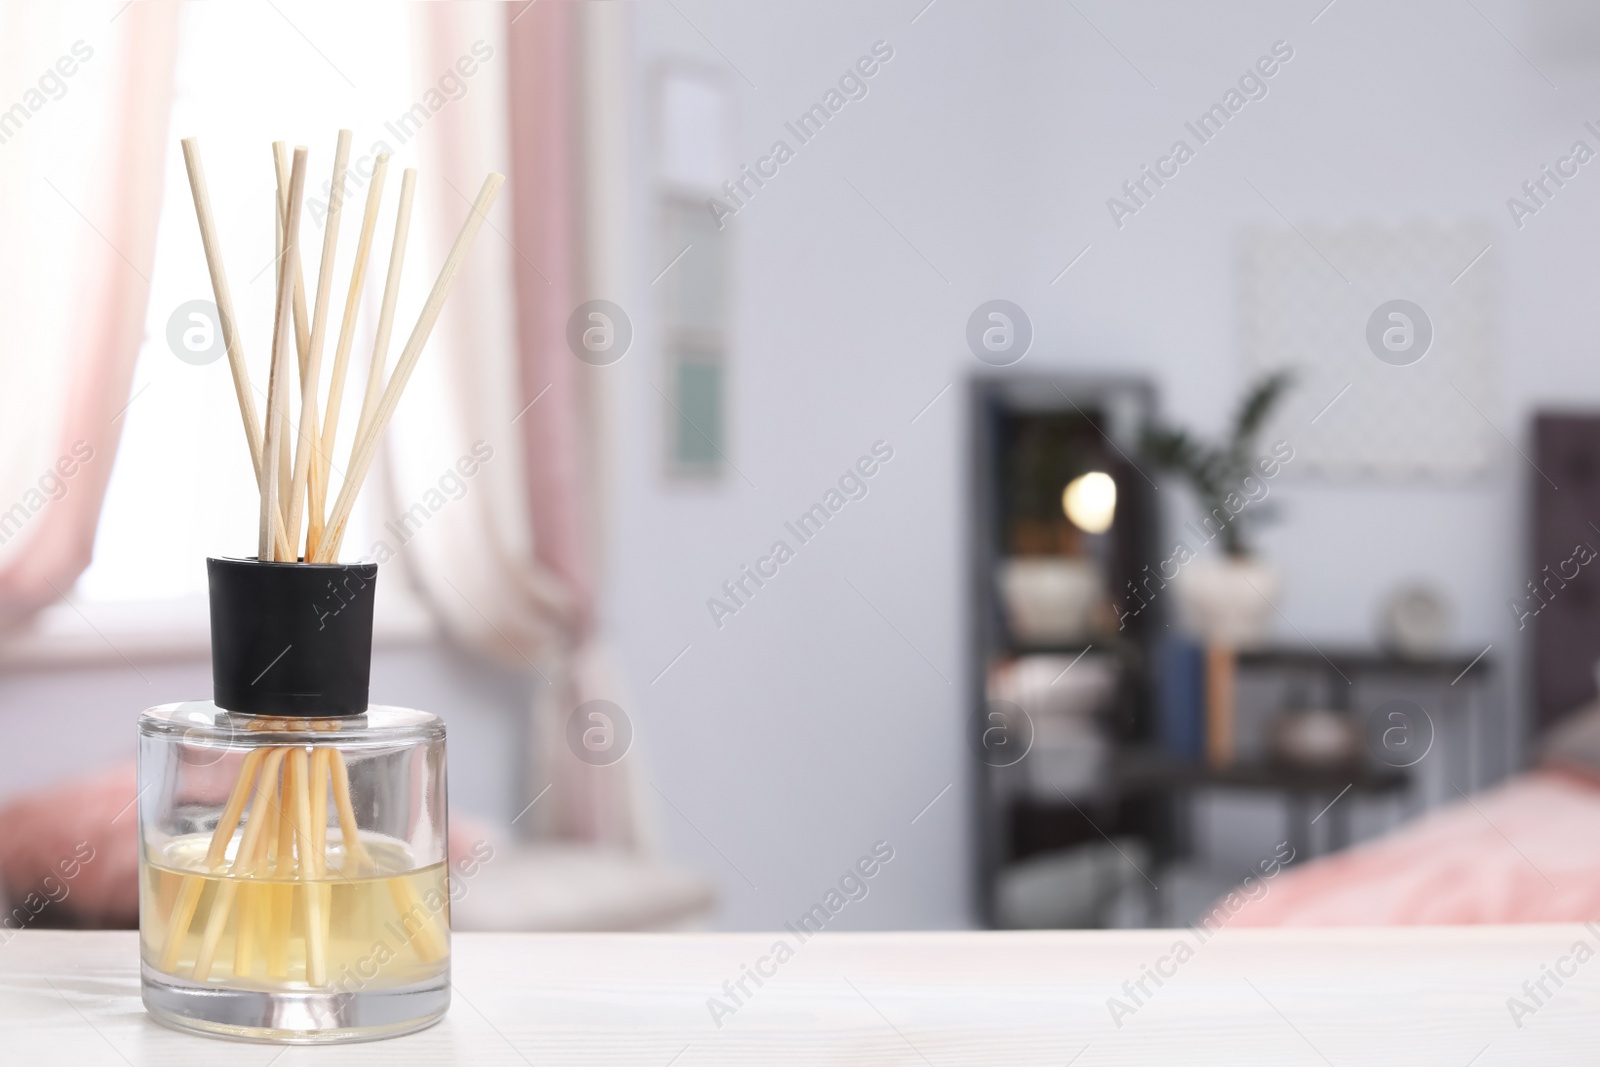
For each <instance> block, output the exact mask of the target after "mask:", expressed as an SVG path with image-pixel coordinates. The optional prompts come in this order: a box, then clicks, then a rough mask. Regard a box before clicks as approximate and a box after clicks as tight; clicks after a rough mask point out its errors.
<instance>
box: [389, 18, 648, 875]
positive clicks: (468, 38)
mask: <svg viewBox="0 0 1600 1067" xmlns="http://www.w3.org/2000/svg"><path fill="white" fill-rule="evenodd" d="M491 13H492V14H491ZM423 18H424V20H425V21H424V25H425V36H426V39H427V43H428V47H427V49H426V54H425V55H424V56H422V57H421V61H422V63H423V64H424V65H425V66H424V69H425V70H426V71H438V70H444V69H448V68H449V67H450V66H452V65H453V64H454V63H455V62H456V60H457V59H458V58H459V57H460V56H461V55H463V54H465V53H467V52H468V51H469V50H470V48H471V47H472V46H473V45H474V44H475V43H481V42H484V41H491V42H492V43H491V44H490V47H491V48H493V50H494V56H493V58H492V60H490V61H489V62H486V63H485V64H484V73H481V74H479V75H475V77H491V76H492V77H498V78H500V79H502V83H501V84H502V86H503V89H504V95H503V96H501V97H498V98H494V99H492V100H491V99H490V97H489V96H488V95H487V94H479V95H474V94H468V95H466V96H465V97H464V98H463V99H461V100H460V101H458V102H457V103H455V104H454V105H452V110H450V111H448V112H445V113H442V114H440V115H439V116H438V118H436V119H435V120H434V122H433V123H432V124H431V125H430V127H429V129H428V132H427V133H426V134H425V135H424V138H425V142H424V143H425V145H426V150H427V152H428V153H429V155H428V158H427V161H426V163H425V165H424V168H423V172H422V179H421V180H422V182H423V185H422V186H421V187H420V188H422V189H424V190H427V191H428V192H429V195H432V196H433V198H434V203H435V204H436V205H437V208H438V211H437V216H438V218H437V223H438V225H439V227H441V229H442V230H448V231H452V232H453V230H454V228H455V227H456V226H457V225H459V222H460V219H461V216H462V215H463V213H464V211H465V209H466V206H467V204H466V202H465V200H464V199H463V197H462V193H461V191H462V190H470V189H473V188H476V186H477V184H478V183H479V182H480V181H482V177H483V172H484V171H485V170H489V169H499V170H504V171H505V172H506V173H507V175H508V184H507V191H506V195H504V196H502V197H501V203H500V204H497V205H496V207H495V208H494V209H493V210H492V211H491V212H490V216H489V219H488V225H486V226H485V228H484V232H483V236H482V237H481V238H480V241H479V247H478V248H477V249H475V250H474V252H473V255H472V257H471V260H470V261H469V263H468V265H467V266H466V267H465V268H464V273H463V275H462V278H461V282H460V284H459V285H458V286H457V287H456V292H455V294H454V295H452V297H451V302H450V304H449V305H447V307H446V310H445V313H444V316H443V318H441V320H440V324H439V329H438V331H437V332H436V334H435V336H436V338H437V340H436V342H435V345H436V347H437V348H438V353H437V355H436V357H433V358H437V359H438V361H439V366H440V367H441V368H442V369H443V370H444V372H445V375H446V379H447V381H448V383H449V385H450V391H451V392H452V393H453V394H454V396H453V402H454V409H455V410H454V416H455V419H456V421H457V422H458V423H459V426H458V427H457V428H456V430H455V431H454V432H455V433H456V434H457V436H459V438H460V442H459V444H460V446H461V447H464V446H465V445H466V444H467V443H469V442H472V441H474V440H482V441H485V442H487V443H488V444H489V445H490V446H491V447H493V449H494V450H495V455H496V458H495V459H494V460H493V461H492V462H490V463H487V464H485V465H484V468H483V471H482V472H481V473H480V474H478V475H477V476H476V478H477V481H476V482H475V484H474V487H473V489H472V491H471V493H470V494H469V495H468V496H467V497H466V498H464V501H463V504H462V505H460V506H456V507H452V508H451V509H448V510H447V511H444V512H442V513H441V514H440V515H439V516H438V517H437V518H436V519H434V520H431V525H430V529H429V533H428V535H427V537H424V538H418V539H417V540H416V541H415V542H414V543H413V544H411V545H408V546H407V548H406V551H405V552H404V553H402V554H400V556H399V560H398V561H399V562H400V564H401V565H402V566H403V567H404V569H405V572H406V575H407V577H408V578H409V579H410V581H411V584H412V585H413V586H414V587H415V588H416V589H418V591H419V592H420V593H421V595H422V597H423V599H424V600H425V601H426V602H427V604H428V605H429V607H430V609H431V610H432V612H433V613H434V614H435V616H436V617H438V618H439V620H440V621H441V623H442V624H443V625H444V627H445V628H446V630H447V632H448V633H450V635H451V636H452V638H453V639H454V640H456V641H457V643H459V644H461V645H463V646H465V647H467V648H469V649H471V650H472V651H474V652H475V653H477V654H479V655H482V656H484V657H487V658H492V659H496V660H498V661H500V662H503V663H507V664H510V665H512V666H517V667H523V668H527V667H528V666H530V665H531V667H532V668H533V670H535V671H537V672H538V676H539V684H538V686H537V687H536V692H535V695H534V697H533V699H532V704H531V707H530V708H529V724H530V730H529V733H530V740H531V744H532V751H531V753H530V756H531V758H530V760H529V764H530V766H531V768H532V774H531V777H530V780H529V782H528V783H527V793H526V796H527V798H528V799H530V800H531V799H532V798H533V797H534V796H536V795H539V796H541V797H542V799H540V800H539V802H538V803H537V804H536V805H534V806H533V807H532V808H531V809H529V810H528V811H527V812H526V814H525V817H523V818H520V819H519V820H518V823H517V826H518V829H521V830H525V831H528V832H529V833H531V834H532V835H533V836H537V837H541V838H557V839H562V840H568V841H579V842H587V843H591V844H604V845H611V846H617V847H623V848H636V847H639V846H640V845H641V843H642V842H641V838H642V837H643V836H644V833H643V830H642V825H643V819H642V817H641V816H642V813H641V811H640V808H639V803H638V802H639V796H640V794H639V789H638V781H637V774H638V772H637V770H636V767H637V766H638V764H639V756H638V755H637V753H634V752H630V754H629V755H628V756H626V757H625V758H624V759H622V760H621V761H620V762H618V763H615V764H611V765H607V766H592V765H590V764H589V763H587V762H584V761H583V760H580V759H579V758H578V757H577V756H576V755H575V754H574V753H573V752H572V750H571V749H570V748H569V746H568V741H567V733H566V725H567V719H568V716H570V715H571V714H572V712H573V711H574V709H576V708H577V707H578V706H579V705H580V704H581V703H583V702H584V701H586V700H589V699H594V698H604V699H608V700H612V701H614V702H616V703H618V704H619V705H624V706H625V705H626V703H627V701H626V700H624V699H621V698H619V695H618V693H617V689H616V684H615V682H614V675H613V673H612V672H610V671H609V670H608V669H607V668H606V662H605V657H604V655H603V653H602V652H601V651H600V644H599V642H598V639H597V638H598V635H597V627H596V611H595V589H596V577H595V566H596V562H597V561H596V559H595V555H594V553H593V552H592V546H593V544H594V543H595V542H594V538H593V530H594V527H595V525H596V523H595V520H594V518H593V516H594V512H595V508H596V504H597V496H598V493H599V490H598V488H597V487H596V483H597V479H596V477H595V476H594V475H593V474H592V471H593V470H594V466H595V452H596V450H597V444H596V437H597V432H596V424H595V422H594V420H593V418H592V417H591V414H590V412H591V410H592V408H593V398H592V397H591V395H590V387H591V386H592V385H593V384H594V382H593V379H592V377H591V375H592V374H593V373H595V372H596V370H597V369H596V368H591V367H588V366H587V365H585V364H582V363H580V362H579V361H578V360H577V358H576V357H574V356H573V354H572V353H571V351H570V350H569V349H568V348H567V341H566V322H567V317H568V316H569V315H570V314H571V312H572V309H573V307H574V306H575V305H576V303H577V302H579V301H581V300H582V299H585V298H586V296H587V295H588V294H586V293H584V290H585V288H586V285H585V282H584V276H585V271H584V266H585V265H584V247H585V233H584V229H585V227H584V216H583V210H582V209H583V204H582V202H581V199H580V188H581V174H582V169H583V163H582V160H583V142H582V129H581V111H580V109H581V106H582V100H581V93H580V92H579V77H580V75H581V73H582V66H581V60H580V56H581V44H582V32H583V28H582V25H581V22H582V18H581V14H580V12H579V11H578V10H577V8H576V5H570V4H557V3H540V4H536V5H534V6H532V7H526V6H521V5H509V6H508V7H507V8H506V9H505V10H504V12H503V14H502V13H500V12H496V11H494V9H492V8H490V9H487V10H486V9H483V8H479V7H477V6H475V5H449V4H437V5H429V6H427V7H426V8H425V9H424V15H423ZM491 19H492V20H493V21H492V22H491ZM491 64H492V65H491ZM491 70H492V71H494V74H493V75H490V74H489V73H488V71H491ZM430 174H438V175H439V176H440V177H441V178H442V179H443V180H442V181H438V182H437V183H434V184H429V182H428V179H429V176H430ZM580 294H582V295H580ZM435 436H437V431H436V433H435ZM390 460H391V463H392V465H393V471H392V477H391V478H390V479H388V481H389V483H390V484H389V488H388V492H389V494H390V497H389V506H390V507H391V508H393V509H395V510H396V511H397V512H398V511H401V510H403V509H404V507H405V506H406V505H405V502H406V501H407V500H409V499H410V498H411V494H412V493H414V492H415V491H416V489H417V488H419V487H420V486H421V485H423V484H425V479H426V477H428V476H429V473H430V470H431V468H428V467H424V466H421V465H420V461H415V460H413V461H410V466H409V467H408V466H407V461H406V460H405V459H404V458H403V457H401V456H400V455H398V454H397V452H391V455H390ZM430 462H433V463H435V465H437V459H434V460H431V461H430ZM433 475H434V476H436V472H433ZM407 483H409V487H408V486H407ZM546 787H548V792H546Z"/></svg>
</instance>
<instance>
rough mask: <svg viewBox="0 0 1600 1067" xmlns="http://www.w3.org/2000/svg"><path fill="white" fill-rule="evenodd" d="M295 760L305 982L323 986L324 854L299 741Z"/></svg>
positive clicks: (293, 755) (291, 754)
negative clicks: (314, 825)
mask: <svg viewBox="0 0 1600 1067" xmlns="http://www.w3.org/2000/svg"><path fill="white" fill-rule="evenodd" d="M289 758H290V759H291V760H292V761H293V762H294V778H295V782H294V836H295V849H296V850H297V851H298V852H299V854H300V877H301V879H302V880H308V881H309V882H310V883H311V884H309V885H307V886H306V892H305V901H306V982H307V983H308V984H309V985H313V986H320V985H325V984H327V981H328V943H327V940H326V935H325V933H324V931H323V926H322V893H321V892H320V891H319V890H320V888H321V887H320V886H318V885H317V884H316V883H317V882H319V881H321V879H322V856H321V854H320V853H318V852H317V850H316V849H314V848H312V847H311V845H312V841H313V840H314V838H313V835H312V832H311V793H310V777H311V776H310V773H309V771H308V770H307V766H306V750H305V749H304V748H301V747H300V746H299V745H296V746H295V747H294V748H293V749H291V750H290V752H289Z"/></svg>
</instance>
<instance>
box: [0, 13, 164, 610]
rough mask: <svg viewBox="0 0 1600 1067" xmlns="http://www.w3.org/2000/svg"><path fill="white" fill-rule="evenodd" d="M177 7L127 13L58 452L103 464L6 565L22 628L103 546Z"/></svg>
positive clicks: (141, 307)
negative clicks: (89, 453)
mask: <svg viewBox="0 0 1600 1067" xmlns="http://www.w3.org/2000/svg"><path fill="white" fill-rule="evenodd" d="M177 15H178V12H177V7H176V5H175V4H172V3H164V2H156V3H142V4H133V5H131V6H130V7H129V8H128V9H127V10H126V11H125V12H124V13H123V14H122V15H121V16H119V18H118V23H119V26H118V29H119V30H120V38H119V40H118V49H119V55H118V61H119V64H120V80H121V85H120V86H119V88H118V91H117V94H116V98H115V99H116V105H115V107H114V109H113V113H112V116H111V121H110V126H109V129H110V133H111V136H112V138H113V141H112V143H111V144H110V145H109V146H108V149H107V151H106V154H105V158H104V165H103V166H101V167H100V168H99V174H100V175H101V182H100V186H99V191H98V193H97V202H96V203H94V204H93V205H91V206H89V207H88V208H86V214H88V215H89V216H90V217H91V218H93V219H94V220H95V223H94V225H95V226H96V227H97V228H98V229H99V230H100V231H101V233H100V234H99V235H97V234H95V233H92V232H85V233H84V234H83V235H82V236H81V238H80V239H79V243H80V245H81V247H82V249H83V256H82V263H83V268H82V273H81V277H82V284H81V286H80V287H79V288H78V291H79V294H80V299H79V302H78V303H79V306H80V307H81V308H82V319H81V321H80V322H79V323H78V324H77V328H75V329H73V330H72V331H71V333H70V334H69V336H70V337H71V339H72V340H71V348H70V349H69V350H68V351H66V352H65V353H63V357H64V358H65V359H67V360H69V361H70V362H71V366H72V370H71V376H70V380H69V382H68V385H67V394H66V402H65V404H66V406H65V413H64V417H63V419H62V423H61V431H60V450H59V453H58V454H59V455H63V456H67V455H72V454H74V445H76V444H77V443H78V442H83V443H84V444H86V445H87V446H88V447H89V448H91V449H93V450H94V452H93V461H92V462H88V463H85V464H84V465H83V466H82V467H81V468H80V471H79V473H78V474H76V475H75V476H74V477H73V480H72V486H71V490H70V491H69V492H68V493H67V495H66V496H64V497H62V498H61V499H60V500H57V501H55V502H53V503H52V504H50V506H49V507H47V508H45V509H44V511H43V512H42V513H41V514H40V516H39V519H38V521H37V522H35V523H33V524H32V525H31V528H30V532H29V533H28V534H27V535H25V536H26V538H27V539H26V540H25V541H24V542H23V543H22V544H21V545H20V546H19V548H18V550H17V551H16V552H15V553H13V554H11V555H10V556H9V557H8V558H7V560H6V562H5V565H4V566H3V567H0V624H4V625H8V626H14V625H18V624H20V623H22V622H25V621H26V620H27V619H28V618H30V617H32V616H33V615H34V614H35V613H36V612H38V611H39V610H40V609H41V608H43V607H45V606H46V605H48V604H50V603H52V602H53V601H55V600H56V599H57V597H58V596H59V595H60V593H63V592H65V591H66V590H68V589H70V588H71V587H72V585H73V583H74V582H76V581H77V580H78V575H80V574H82V573H83V571H84V568H86V567H88V565H89V561H90V558H91V556H92V554H93V550H94V535H95V526H96V525H97V523H98V522H99V519H100V507H101V504H102V502H103V501H104V500H105V493H106V484H107V482H108V481H109V480H110V478H111V468H112V460H113V459H114V457H115V455H116V451H117V444H118V442H119V440H120V439H121V436H122V420H121V419H120V418H118V415H119V413H120V411H121V409H122V408H123V406H124V405H125V404H127V402H128V390H129V385H130V383H131V382H132V380H133V366H134V362H135V360H136V359H137V358H138V355H139V346H140V344H141V343H142V342H143V340H144V325H145V313H146V308H147V305H148V303H149V297H150V281H149V278H150V275H151V273H152V271H153V270H154V263H155V245H156V224H157V222H158V221H159V220H160V216H161V189H162V183H163V181H164V180H165V162H166V158H167V152H168V148H169V146H168V144H167V116H168V113H169V112H170V111H171V105H172V76H173V66H174V62H173V61H174V56H175V50H176V46H177ZM41 195H48V194H41ZM86 229H87V228H86ZM78 454H79V455H81V446H80V452H79V453H78Z"/></svg>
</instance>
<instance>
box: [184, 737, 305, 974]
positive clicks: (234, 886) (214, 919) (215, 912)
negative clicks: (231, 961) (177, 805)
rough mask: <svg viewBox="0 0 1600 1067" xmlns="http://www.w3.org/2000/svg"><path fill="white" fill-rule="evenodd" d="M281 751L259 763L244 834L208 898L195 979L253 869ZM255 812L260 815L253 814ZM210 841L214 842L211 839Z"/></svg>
mask: <svg viewBox="0 0 1600 1067" xmlns="http://www.w3.org/2000/svg"><path fill="white" fill-rule="evenodd" d="M283 753H284V750H283V749H281V748H274V749H271V750H269V751H268V753H267V757H266V760H265V762H263V763H262V765H261V774H260V776H259V777H258V778H257V779H256V788H255V796H254V797H253V798H252V799H251V801H250V819H249V821H247V822H246V823H245V825H244V836H243V837H242V838H240V841H239V848H238V850H237V851H236V852H235V853H234V856H233V865H232V867H231V868H230V869H229V874H230V875H231V877H228V878H223V879H222V880H220V881H219V882H218V883H217V892H216V896H215V897H213V898H212V901H211V914H210V915H208V916H207V917H206V932H205V937H204V939H203V940H202V941H201V942H200V951H199V952H198V953H197V954H196V955H195V958H194V977H195V981H197V982H204V981H206V980H207V979H209V978H210V977H211V965H212V962H213V960H214V959H215V957H216V952H217V943H218V942H219V941H221V940H222V931H223V928H224V927H226V926H227V925H228V914H229V912H230V911H231V910H232V908H233V898H234V895H235V894H236V893H237V892H238V890H239V880H240V879H241V878H242V877H243V876H245V875H248V874H250V872H251V871H253V870H254V869H255V860H256V842H257V841H258V840H259V839H260V837H261V833H262V831H263V829H265V827H266V825H267V823H268V821H269V820H268V819H266V818H265V817H264V816H265V815H266V812H267V807H268V805H270V804H271V803H272V783H273V779H274V778H276V776H277V770H278V765H279V764H281V763H282V762H283ZM258 815H260V816H263V817H262V818H257V816H258ZM212 843H213V845H215V839H213V842H212Z"/></svg>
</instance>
